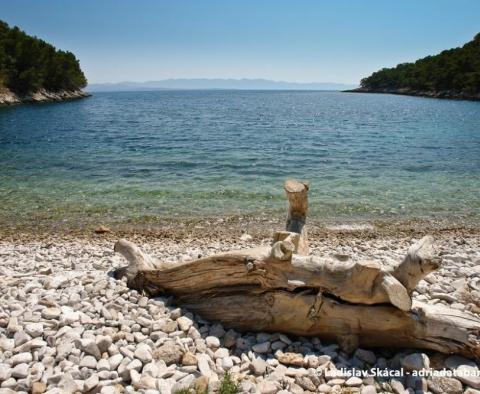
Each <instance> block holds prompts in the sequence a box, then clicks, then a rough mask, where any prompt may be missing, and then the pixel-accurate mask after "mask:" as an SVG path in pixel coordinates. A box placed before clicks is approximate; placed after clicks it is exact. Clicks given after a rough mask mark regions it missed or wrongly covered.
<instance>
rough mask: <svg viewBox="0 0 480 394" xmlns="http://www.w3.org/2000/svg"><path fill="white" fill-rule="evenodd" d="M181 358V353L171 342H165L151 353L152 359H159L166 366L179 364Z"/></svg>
mask: <svg viewBox="0 0 480 394" xmlns="http://www.w3.org/2000/svg"><path fill="white" fill-rule="evenodd" d="M182 356H183V354H182V351H181V350H180V348H179V347H178V346H177V345H175V344H174V343H173V342H165V343H164V344H163V345H162V346H160V347H158V348H157V349H155V350H154V351H153V358H155V359H161V360H163V361H165V363H166V364H167V365H170V364H178V363H180V361H181V360H182Z"/></svg>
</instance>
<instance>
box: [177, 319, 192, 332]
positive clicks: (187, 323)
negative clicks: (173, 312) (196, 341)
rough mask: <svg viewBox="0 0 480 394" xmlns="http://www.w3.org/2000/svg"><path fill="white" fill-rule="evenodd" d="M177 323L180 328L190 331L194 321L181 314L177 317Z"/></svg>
mask: <svg viewBox="0 0 480 394" xmlns="http://www.w3.org/2000/svg"><path fill="white" fill-rule="evenodd" d="M177 324H178V327H179V328H180V330H182V331H188V330H189V329H190V327H191V326H192V325H193V321H192V320H191V319H189V318H188V317H186V316H181V317H179V318H178V319H177Z"/></svg>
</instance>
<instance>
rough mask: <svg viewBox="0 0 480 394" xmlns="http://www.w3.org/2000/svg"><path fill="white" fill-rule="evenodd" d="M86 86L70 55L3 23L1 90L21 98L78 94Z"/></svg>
mask: <svg viewBox="0 0 480 394" xmlns="http://www.w3.org/2000/svg"><path fill="white" fill-rule="evenodd" d="M86 85H87V79H86V78H85V75H84V74H83V72H82V70H81V69H80V64H79V62H78V60H77V58H76V57H75V55H74V54H73V53H71V52H65V51H61V50H56V49H55V47H53V46H52V45H50V44H48V43H46V42H45V41H43V40H40V39H39V38H36V37H31V36H29V35H27V34H26V33H25V32H23V31H21V30H20V29H19V28H18V27H13V28H11V27H9V26H8V25H7V24H6V23H5V22H3V21H0V87H2V86H4V87H7V88H8V89H10V90H11V91H13V92H15V93H19V94H25V93H31V92H36V91H38V90H39V89H47V90H49V91H53V92H55V91H60V90H76V89H81V88H83V87H85V86H86Z"/></svg>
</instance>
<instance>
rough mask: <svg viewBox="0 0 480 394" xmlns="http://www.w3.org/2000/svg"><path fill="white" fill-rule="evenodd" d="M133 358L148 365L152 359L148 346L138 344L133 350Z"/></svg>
mask: <svg viewBox="0 0 480 394" xmlns="http://www.w3.org/2000/svg"><path fill="white" fill-rule="evenodd" d="M134 356H135V357H136V358H138V359H139V360H140V361H141V362H142V363H143V364H148V363H149V362H150V361H152V359H153V356H152V349H151V348H150V346H148V345H145V344H140V345H138V346H137V348H136V349H135V352H134Z"/></svg>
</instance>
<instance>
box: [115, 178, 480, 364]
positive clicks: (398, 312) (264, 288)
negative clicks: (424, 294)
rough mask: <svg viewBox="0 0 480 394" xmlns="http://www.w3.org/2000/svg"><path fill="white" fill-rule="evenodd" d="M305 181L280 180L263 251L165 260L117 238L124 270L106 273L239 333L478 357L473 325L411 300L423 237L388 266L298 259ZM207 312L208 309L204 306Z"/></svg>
mask: <svg viewBox="0 0 480 394" xmlns="http://www.w3.org/2000/svg"><path fill="white" fill-rule="evenodd" d="M308 189H309V187H308V184H306V183H302V182H298V181H294V180H288V181H286V182H285V191H286V194H287V197H288V200H289V210H288V215H287V224H286V230H285V231H277V232H275V234H274V240H273V242H272V245H271V246H263V247H258V248H253V249H246V250H239V251H231V252H227V253H222V254H217V255H213V256H209V257H205V258H201V259H197V260H193V261H186V262H180V263H168V262H163V261H161V260H158V259H156V258H153V257H151V256H149V255H147V254H145V253H144V252H143V251H142V250H141V249H140V248H139V247H138V246H136V245H135V244H133V243H131V242H129V241H127V240H120V241H118V242H117V243H116V244H115V251H116V252H119V253H120V254H122V255H123V256H124V257H125V258H126V259H127V261H128V262H129V265H128V266H127V267H124V268H122V269H120V270H117V272H116V276H117V277H123V276H125V277H126V278H127V282H128V285H129V287H131V288H134V289H137V290H140V291H143V292H145V293H147V294H149V295H152V296H153V295H157V294H164V293H166V294H170V295H173V296H175V297H176V299H177V300H178V302H179V303H180V304H181V305H183V306H185V307H186V308H188V309H190V310H191V311H193V312H196V313H199V314H200V315H201V316H203V317H204V318H207V319H210V320H212V321H218V322H221V323H223V324H225V325H226V326H229V327H233V328H238V329H242V330H253V331H279V332H285V333H290V334H296V335H303V336H319V337H322V338H326V339H331V340H336V341H338V342H339V343H340V344H341V345H342V347H343V348H344V349H345V350H347V351H349V350H352V349H354V348H356V347H357V346H359V345H363V346H371V347H375V346H401V347H418V348H426V349H433V350H437V351H440V352H444V353H460V354H464V355H467V356H480V343H479V341H478V337H477V335H478V333H479V332H480V320H479V319H478V318H477V317H474V315H472V314H468V313H466V312H460V311H458V310H454V309H451V308H448V307H443V306H437V305H428V304H425V303H421V302H417V301H413V302H412V298H411V295H412V292H413V290H414V289H415V287H416V285H417V284H418V282H419V281H420V280H421V279H423V278H424V277H425V276H426V275H428V274H429V273H430V272H432V271H434V270H436V269H437V268H438V267H439V266H440V259H439V258H438V257H436V256H435V250H434V247H433V238H432V237H430V236H426V237H424V238H422V239H421V240H420V241H418V242H417V243H415V244H413V245H412V246H411V247H410V248H409V249H408V251H407V253H406V255H405V258H404V259H403V260H402V261H399V262H398V263H397V264H396V265H394V266H393V267H391V266H387V265H386V264H382V262H379V261H374V260H368V261H349V260H347V261H343V260H342V259H340V258H336V257H330V256H325V257H323V256H315V255H309V254H308V239H307V231H306V227H305V223H306V215H307V209H308ZM213 306H214V307H213Z"/></svg>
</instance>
